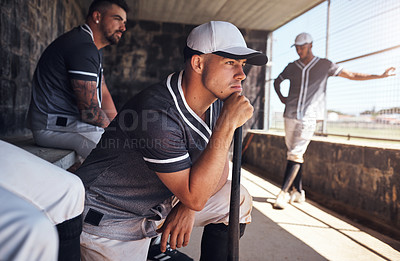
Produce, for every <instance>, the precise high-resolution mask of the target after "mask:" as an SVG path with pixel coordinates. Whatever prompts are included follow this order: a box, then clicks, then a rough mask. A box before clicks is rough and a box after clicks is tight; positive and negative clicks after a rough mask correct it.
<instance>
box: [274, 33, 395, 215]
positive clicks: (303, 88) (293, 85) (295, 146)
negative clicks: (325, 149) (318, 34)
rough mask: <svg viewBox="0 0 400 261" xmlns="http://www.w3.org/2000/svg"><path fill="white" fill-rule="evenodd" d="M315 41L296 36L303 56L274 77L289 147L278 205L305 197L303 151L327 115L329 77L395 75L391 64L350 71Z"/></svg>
mask: <svg viewBox="0 0 400 261" xmlns="http://www.w3.org/2000/svg"><path fill="white" fill-rule="evenodd" d="M312 42H313V40H312V37H311V35H310V34H308V33H301V34H299V35H297V36H296V38H295V42H294V44H293V46H295V47H296V52H297V54H298V55H299V57H300V59H298V60H296V61H294V62H292V63H290V64H288V65H287V66H286V68H285V69H284V70H283V72H282V73H281V74H279V76H278V78H276V79H275V81H274V88H275V91H276V94H277V95H278V97H279V99H280V100H281V102H282V103H283V104H285V111H284V119H285V142H286V147H287V166H286V170H285V174H284V180H283V184H282V187H281V191H280V192H279V194H278V196H277V199H276V202H275V204H274V207H275V208H277V209H283V208H285V206H286V205H287V203H288V202H303V201H305V191H304V190H303V189H302V183H301V176H302V174H301V172H302V171H301V169H302V164H303V162H304V158H303V155H304V153H305V151H306V149H307V146H308V144H309V143H310V140H311V137H312V136H313V134H314V131H315V127H316V122H317V120H318V119H323V113H324V108H325V104H324V103H325V95H326V84H327V80H328V77H330V76H340V77H343V78H347V79H350V80H373V79H380V78H386V77H388V76H392V75H395V74H393V72H394V70H395V68H393V67H391V68H388V69H387V70H385V72H384V73H382V74H381V75H372V74H363V73H355V72H350V71H347V70H345V69H343V68H342V67H340V66H338V65H337V64H335V63H333V62H331V61H329V60H328V59H324V58H319V57H317V56H314V54H313V53H312ZM284 80H289V81H290V89H289V94H288V96H287V97H284V96H283V95H282V93H281V91H280V84H281V82H282V81H284ZM289 190H290V193H289Z"/></svg>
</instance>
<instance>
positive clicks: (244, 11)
mask: <svg viewBox="0 0 400 261" xmlns="http://www.w3.org/2000/svg"><path fill="white" fill-rule="evenodd" d="M126 1H127V3H128V5H129V6H130V8H131V12H130V14H129V15H128V19H129V18H130V19H139V20H150V21H159V22H172V23H184V24H195V25H197V24H201V23H205V22H208V21H210V20H222V21H228V22H231V23H233V24H235V25H236V26H237V27H239V28H244V29H257V30H266V31H272V30H275V29H277V28H279V27H280V26H282V25H284V24H286V23H287V22H289V21H290V20H292V19H293V18H295V17H297V16H299V15H301V14H303V13H304V12H306V11H308V10H309V9H311V8H312V7H314V6H316V5H318V4H320V3H322V2H324V1H325V0H126Z"/></svg>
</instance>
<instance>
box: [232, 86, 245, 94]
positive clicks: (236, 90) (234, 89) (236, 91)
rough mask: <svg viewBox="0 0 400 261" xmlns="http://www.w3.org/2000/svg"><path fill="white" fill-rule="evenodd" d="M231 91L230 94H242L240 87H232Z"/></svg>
mask: <svg viewBox="0 0 400 261" xmlns="http://www.w3.org/2000/svg"><path fill="white" fill-rule="evenodd" d="M231 91H232V93H239V94H242V91H243V88H242V87H241V86H234V87H231Z"/></svg>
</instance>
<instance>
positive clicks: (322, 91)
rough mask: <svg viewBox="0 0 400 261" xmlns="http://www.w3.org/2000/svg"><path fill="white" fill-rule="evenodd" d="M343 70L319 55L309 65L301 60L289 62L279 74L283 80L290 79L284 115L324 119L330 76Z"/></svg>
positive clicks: (293, 117) (292, 117)
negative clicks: (327, 85)
mask: <svg viewBox="0 0 400 261" xmlns="http://www.w3.org/2000/svg"><path fill="white" fill-rule="evenodd" d="M341 70H342V67H339V66H338V65H337V64H335V63H333V62H331V61H329V60H327V59H321V58H319V57H314V58H313V59H312V60H311V61H310V62H309V63H308V64H307V65H304V64H303V63H302V62H301V61H300V60H296V61H294V62H292V63H290V64H288V65H287V66H286V68H285V69H284V70H283V72H282V73H281V74H280V75H279V76H278V77H279V79H281V80H282V81H283V80H286V79H288V80H289V81H290V88H289V94H288V96H287V99H286V106H285V112H284V117H286V118H291V119H299V120H301V119H303V118H305V117H306V118H308V117H309V118H316V119H322V118H323V113H324V108H325V95H326V84H327V80H328V77H330V76H337V75H338V74H339V73H340V72H341Z"/></svg>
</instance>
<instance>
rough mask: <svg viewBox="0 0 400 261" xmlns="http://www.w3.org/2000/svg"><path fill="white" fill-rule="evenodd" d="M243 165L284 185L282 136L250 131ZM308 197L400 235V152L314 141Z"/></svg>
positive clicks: (306, 175) (307, 168)
mask: <svg viewBox="0 0 400 261" xmlns="http://www.w3.org/2000/svg"><path fill="white" fill-rule="evenodd" d="M243 145H244V146H246V145H247V148H246V149H244V155H243V164H244V165H246V166H250V167H253V168H256V169H257V170H258V173H259V174H260V176H262V177H265V178H267V179H269V180H272V181H274V182H276V183H277V184H278V185H279V186H280V185H281V184H282V180H283V174H284V170H285V167H286V147H285V141H284V136H283V135H274V134H267V133H262V132H249V133H248V134H247V136H246V138H245V140H244V142H243ZM303 186H304V188H305V190H306V196H307V197H308V198H311V199H313V200H315V201H316V202H318V203H321V204H323V205H325V206H328V207H329V208H331V209H335V210H337V211H339V212H341V213H343V214H345V215H347V216H349V217H352V218H355V219H358V220H359V221H361V222H363V223H365V224H366V225H369V226H372V227H376V228H379V229H382V230H385V232H386V233H387V234H389V235H394V236H396V237H399V236H400V213H399V210H400V201H399V198H398V196H399V194H400V150H396V149H385V148H378V147H368V146H360V145H352V144H344V143H343V144H341V143H338V141H329V139H327V138H319V137H315V138H314V139H313V140H312V141H311V143H310V145H309V147H308V149H307V152H306V154H305V163H304V165H303Z"/></svg>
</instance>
